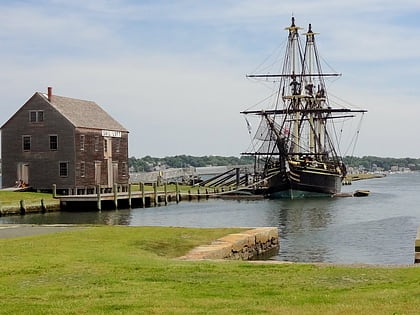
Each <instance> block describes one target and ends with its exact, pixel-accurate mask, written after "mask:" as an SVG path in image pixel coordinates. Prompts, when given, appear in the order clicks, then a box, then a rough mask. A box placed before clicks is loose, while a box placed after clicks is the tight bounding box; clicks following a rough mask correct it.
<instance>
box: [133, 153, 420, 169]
mask: <svg viewBox="0 0 420 315" xmlns="http://www.w3.org/2000/svg"><path fill="white" fill-rule="evenodd" d="M343 161H344V163H345V164H346V166H347V167H355V168H359V167H363V168H364V169H366V170H374V169H375V168H376V169H378V168H379V169H383V170H385V171H389V170H390V169H391V166H398V167H406V168H410V169H411V170H420V159H415V158H390V157H385V158H384V157H378V156H363V157H355V156H345V157H344V158H343ZM128 163H129V167H130V169H131V170H132V171H134V172H150V171H153V170H157V169H162V168H185V167H204V166H225V165H249V164H253V163H254V158H253V157H252V156H241V157H235V156H217V155H208V156H191V155H175V156H167V157H163V158H157V157H151V156H149V155H147V156H145V157H142V158H136V157H134V156H132V157H130V158H129V160H128Z"/></svg>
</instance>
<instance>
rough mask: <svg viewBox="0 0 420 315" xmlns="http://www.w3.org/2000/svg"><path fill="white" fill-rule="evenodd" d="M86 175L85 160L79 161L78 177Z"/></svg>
mask: <svg viewBox="0 0 420 315" xmlns="http://www.w3.org/2000/svg"><path fill="white" fill-rule="evenodd" d="M85 176H86V164H85V161H80V177H85Z"/></svg>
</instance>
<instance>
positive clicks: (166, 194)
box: [163, 182, 168, 206]
mask: <svg viewBox="0 0 420 315" xmlns="http://www.w3.org/2000/svg"><path fill="white" fill-rule="evenodd" d="M163 190H164V193H165V196H164V197H165V206H166V205H168V184H167V183H166V182H165V183H164V184H163Z"/></svg>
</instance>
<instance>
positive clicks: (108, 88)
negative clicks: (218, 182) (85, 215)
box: [0, 0, 420, 158]
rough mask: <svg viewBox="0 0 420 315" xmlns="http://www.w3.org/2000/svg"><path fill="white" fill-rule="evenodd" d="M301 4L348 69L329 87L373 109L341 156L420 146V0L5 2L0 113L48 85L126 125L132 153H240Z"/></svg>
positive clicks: (326, 46) (403, 151)
mask: <svg viewBox="0 0 420 315" xmlns="http://www.w3.org/2000/svg"><path fill="white" fill-rule="evenodd" d="M292 15H293V16H295V19H296V24H297V25H300V26H302V27H303V28H305V29H306V28H307V25H308V24H309V23H311V24H312V28H313V30H314V31H315V32H317V33H320V34H319V35H318V37H317V43H318V49H319V51H320V55H321V56H322V58H323V60H325V62H326V64H327V65H328V67H329V68H330V69H333V70H334V71H336V72H338V73H341V74H342V76H341V77H340V78H339V79H338V80H333V81H331V82H328V84H329V86H328V91H329V93H330V95H336V96H338V97H339V98H340V99H343V100H345V101H346V104H351V105H352V106H354V107H355V108H363V109H367V110H368V113H367V114H365V115H364V117H363V121H362V125H361V129H360V133H359V136H358V142H357V145H356V146H355V147H354V148H353V147H352V150H350V152H348V150H345V151H343V155H344V154H347V155H349V154H354V155H356V156H365V155H375V156H381V157H413V158H419V157H420V145H419V144H420V140H419V137H420V119H419V118H420V104H419V102H420V77H419V74H420V19H419V18H418V17H419V16H420V1H418V0H399V1H395V0H393V1H390V0H351V1H350V0H341V1H337V0H317V1H313V0H301V1H294V2H293V1H284V0H258V1H256V0H254V1H251V0H224V1H221V0H212V1H200V0H176V1H169V0H166V1H165V0H139V1H134V0H113V1H111V0H104V1H99V0H72V1H66V0H36V1H35V0H32V1H31V0H27V1H25V0H14V1H7V0H0V68H1V72H0V95H1V101H0V104H1V105H0V106H1V111H0V124H1V125H3V124H4V123H5V122H6V121H7V120H8V119H9V118H10V117H11V116H12V115H13V114H14V113H15V112H16V111H17V110H18V109H19V108H20V107H21V106H22V105H23V104H24V103H25V102H26V101H27V100H28V99H29V98H30V97H31V96H32V95H33V94H34V93H35V92H44V93H45V92H46V91H47V87H48V86H51V87H52V88H53V94H56V95H61V96H67V97H73V98H79V99H85V100H92V101H95V102H96V103H97V104H99V105H100V106H101V107H102V108H103V109H105V110H106V111H107V112H108V113H109V114H110V115H111V116H113V117H114V118H115V119H116V120H117V121H119V122H120V123H121V124H122V125H123V126H125V128H126V129H128V130H129V132H130V134H129V155H130V156H136V157H138V158H140V157H143V156H146V155H150V156H155V157H165V156H172V155H179V154H187V155H195V156H203V155H222V156H239V155H240V153H241V152H244V151H246V150H247V148H248V147H249V143H250V136H249V134H248V129H247V125H246V122H245V120H244V117H243V116H242V115H241V114H240V111H242V110H245V109H247V108H250V107H251V106H253V105H255V104H257V103H258V102H259V101H260V100H262V99H264V98H265V97H266V96H267V95H268V93H269V92H270V91H269V90H268V89H267V87H266V85H265V84H261V82H256V81H252V80H249V79H247V78H246V74H249V73H253V71H255V70H256V69H258V67H259V65H261V63H262V62H263V61H264V60H266V58H267V57H268V56H271V57H272V56H273V55H275V52H276V51H278V50H281V47H282V45H283V46H284V43H285V40H286V37H287V32H286V31H285V30H284V28H285V27H287V26H289V25H290V19H291V16H292ZM329 68H324V69H325V70H329ZM326 72H327V71H326ZM255 109H258V108H255ZM254 128H255V129H256V128H257V126H255V127H254ZM255 129H254V130H255Z"/></svg>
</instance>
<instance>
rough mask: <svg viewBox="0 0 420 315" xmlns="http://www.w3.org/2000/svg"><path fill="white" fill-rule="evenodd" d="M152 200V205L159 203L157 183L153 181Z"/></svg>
mask: <svg viewBox="0 0 420 315" xmlns="http://www.w3.org/2000/svg"><path fill="white" fill-rule="evenodd" d="M153 201H154V205H155V207H156V206H157V205H158V203H159V197H158V194H157V183H153Z"/></svg>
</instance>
